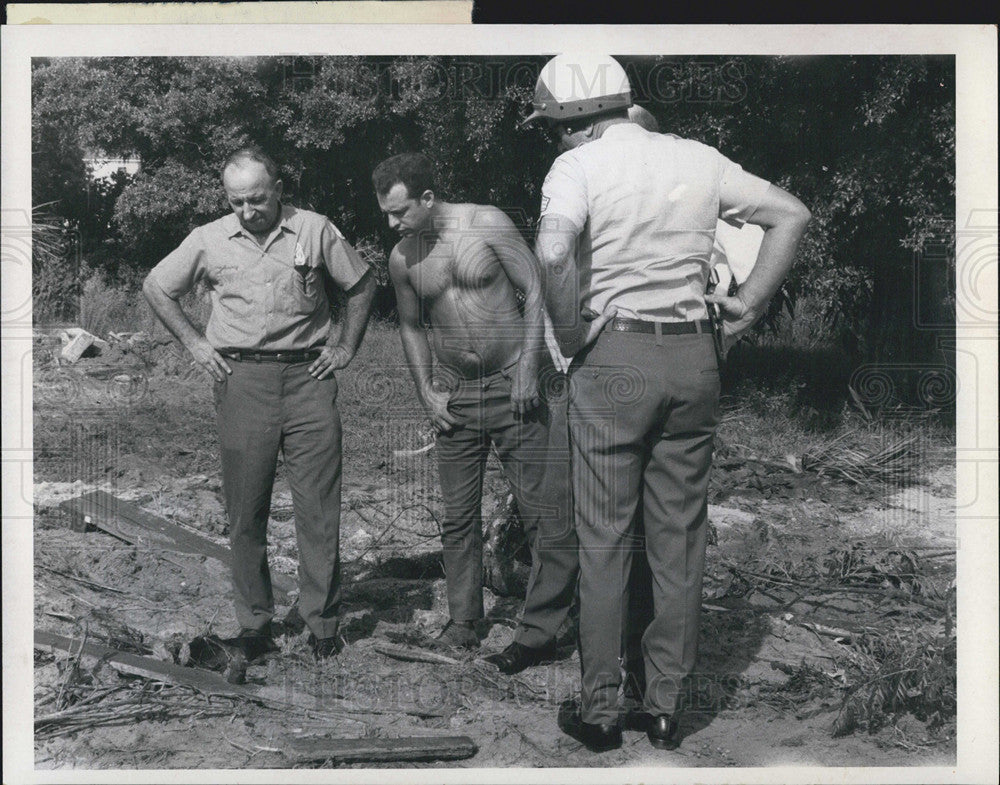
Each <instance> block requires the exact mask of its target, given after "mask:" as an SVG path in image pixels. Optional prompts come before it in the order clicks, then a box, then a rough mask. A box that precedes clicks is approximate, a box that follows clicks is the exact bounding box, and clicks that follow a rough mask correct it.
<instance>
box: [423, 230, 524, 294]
mask: <svg viewBox="0 0 1000 785" xmlns="http://www.w3.org/2000/svg"><path fill="white" fill-rule="evenodd" d="M503 274H504V273H503V268H502V267H501V266H500V261H499V260H498V258H497V255H496V253H495V252H494V251H493V249H492V248H491V247H490V246H489V245H488V244H487V243H486V241H485V240H480V239H477V238H468V237H460V238H441V239H439V240H438V241H437V242H436V243H435V244H434V246H433V247H431V248H428V249H425V253H424V254H423V255H422V258H421V259H420V261H419V262H418V263H417V264H415V265H414V266H413V267H411V268H410V282H411V285H412V286H413V288H414V290H415V291H416V292H417V295H418V296H419V297H420V298H421V299H424V300H430V301H434V300H437V299H438V298H440V297H441V296H443V295H445V294H448V293H456V294H457V293H468V294H474V293H476V292H487V291H489V290H490V289H491V288H492V287H493V286H494V285H495V284H496V283H497V282H498V281H499V280H500V278H501V276H503Z"/></svg>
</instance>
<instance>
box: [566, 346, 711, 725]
mask: <svg viewBox="0 0 1000 785" xmlns="http://www.w3.org/2000/svg"><path fill="white" fill-rule="evenodd" d="M718 400H719V371H718V363H717V361H716V357H715V350H714V346H713V343H712V336H711V335H709V334H704V335H702V334H692V335H665V336H656V335H647V334H637V333H617V332H611V331H605V332H604V333H603V334H601V335H600V336H599V337H598V339H597V341H596V342H595V343H594V344H593V345H592V346H591V347H589V348H588V349H587V350H585V352H584V353H583V354H582V355H581V356H579V357H578V358H577V360H576V361H574V364H573V366H572V367H571V368H570V404H569V427H570V443H571V455H572V464H573V491H574V497H575V514H576V530H577V537H578V538H579V542H580V662H581V671H582V680H581V698H582V712H583V719H584V720H585V721H587V722H608V721H612V720H615V719H616V718H617V717H618V715H619V706H618V689H619V686H620V684H621V671H622V667H623V664H624V662H625V659H626V650H627V648H628V647H627V646H626V637H627V635H628V633H629V627H630V626H632V625H630V623H629V616H630V613H629V595H630V572H631V566H632V556H633V552H634V549H635V548H636V547H637V545H640V544H641V543H642V539H641V537H640V536H639V533H638V532H637V530H636V527H637V524H638V521H639V516H640V514H641V520H642V522H643V524H644V528H645V552H646V557H647V560H648V567H649V571H650V573H651V575H652V594H653V614H652V620H651V621H650V622H649V624H648V625H647V626H646V628H645V632H644V633H643V635H642V653H643V661H644V665H645V672H646V691H645V699H644V704H645V708H646V710H647V711H649V712H651V713H654V714H663V713H673V712H674V711H676V709H677V702H678V698H679V696H680V691H681V682H682V680H683V678H684V677H685V676H687V675H688V674H690V673H691V671H692V670H693V668H694V664H695V658H696V655H697V644H698V623H699V615H700V611H701V585H702V572H703V568H704V562H705V545H706V534H707V529H708V514H707V512H708V504H707V491H708V475H709V469H710V465H711V459H712V443H713V437H714V433H715V428H716V425H717V424H718V417H719V413H718ZM640 504H641V505H642V506H641V510H640V507H639V505H640ZM631 580H633V581H634V580H635V579H634V578H632V579H631ZM638 615H641V614H638ZM636 617H637V614H635V613H634V611H633V613H632V619H633V623H634V619H635V618H636Z"/></svg>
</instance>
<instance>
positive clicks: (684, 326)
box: [608, 316, 712, 335]
mask: <svg viewBox="0 0 1000 785" xmlns="http://www.w3.org/2000/svg"><path fill="white" fill-rule="evenodd" d="M608 326H609V327H610V329H612V330H614V331H615V332H617V333H651V334H653V333H656V328H657V327H659V328H660V335H687V334H689V333H709V334H711V332H712V323H711V322H710V321H709V320H708V319H701V320H700V321H696V322H644V321H642V320H641V319H624V318H622V317H620V316H616V317H615V318H614V319H612V320H611V323H610V324H609V325H608Z"/></svg>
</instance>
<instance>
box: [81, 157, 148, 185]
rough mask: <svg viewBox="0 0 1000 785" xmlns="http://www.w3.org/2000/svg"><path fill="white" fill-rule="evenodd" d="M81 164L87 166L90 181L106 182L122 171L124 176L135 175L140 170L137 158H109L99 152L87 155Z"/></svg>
mask: <svg viewBox="0 0 1000 785" xmlns="http://www.w3.org/2000/svg"><path fill="white" fill-rule="evenodd" d="M83 162H84V163H85V164H86V165H87V169H88V171H89V172H90V178H91V179H92V180H107V179H108V178H109V177H111V176H112V175H113V174H115V173H116V172H120V171H122V170H124V171H125V173H126V174H135V173H136V172H138V171H139V170H140V169H141V168H142V161H141V160H140V159H139V158H138V157H135V158H111V157H109V156H107V155H105V154H104V153H102V152H101V151H99V150H97V151H91V152H89V153H87V155H86V156H84V159H83Z"/></svg>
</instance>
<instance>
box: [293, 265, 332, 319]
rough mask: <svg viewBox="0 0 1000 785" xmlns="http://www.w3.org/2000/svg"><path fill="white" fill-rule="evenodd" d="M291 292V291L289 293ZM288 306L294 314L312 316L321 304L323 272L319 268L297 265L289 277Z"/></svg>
mask: <svg viewBox="0 0 1000 785" xmlns="http://www.w3.org/2000/svg"><path fill="white" fill-rule="evenodd" d="M288 290H291V291H288ZM286 291H287V292H288V298H287V300H288V301H287V306H286V307H288V308H289V310H290V311H291V312H292V313H296V314H311V313H313V311H315V310H316V308H317V307H318V306H319V305H320V303H321V297H322V292H323V272H322V270H320V269H319V268H318V267H313V266H312V265H308V264H297V265H295V267H294V272H293V273H292V274H291V275H290V276H289V286H288V287H287V288H286Z"/></svg>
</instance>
